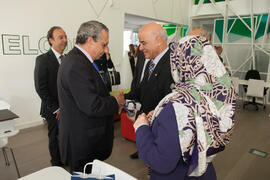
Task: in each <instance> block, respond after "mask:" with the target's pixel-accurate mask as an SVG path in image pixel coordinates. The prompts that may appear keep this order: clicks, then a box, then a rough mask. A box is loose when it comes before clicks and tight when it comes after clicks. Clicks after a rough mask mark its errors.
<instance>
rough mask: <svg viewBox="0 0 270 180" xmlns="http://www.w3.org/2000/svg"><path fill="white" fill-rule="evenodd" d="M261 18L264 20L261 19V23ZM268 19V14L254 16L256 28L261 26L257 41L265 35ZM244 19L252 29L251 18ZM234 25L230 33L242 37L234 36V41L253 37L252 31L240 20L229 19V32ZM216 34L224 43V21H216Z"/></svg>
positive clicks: (268, 30)
mask: <svg viewBox="0 0 270 180" xmlns="http://www.w3.org/2000/svg"><path fill="white" fill-rule="evenodd" d="M261 16H262V19H261V22H259V19H260V17H261ZM267 18H268V14H263V15H254V27H258V26H259V28H258V31H257V33H256V35H255V39H258V38H260V37H262V36H263V35H264V31H265V26H266V22H267ZM242 19H243V21H244V22H245V23H246V24H247V25H248V26H249V27H250V24H251V20H250V17H242ZM233 23H234V24H233ZM232 24H233V27H232V29H231V31H230V33H232V34H236V35H240V36H234V38H232V39H234V40H237V39H238V38H237V39H235V38H236V37H241V36H244V37H249V38H250V37H251V31H250V30H249V28H248V27H246V25H245V24H244V23H243V22H242V21H241V20H240V19H235V18H232V19H228V28H227V32H228V31H229V29H230V28H231V26H232ZM254 29H255V28H254ZM269 32H270V23H269V26H268V29H267V33H269ZM215 33H216V35H217V37H218V39H219V41H220V42H222V41H223V39H222V38H223V20H222V19H217V20H215ZM232 39H231V40H232Z"/></svg>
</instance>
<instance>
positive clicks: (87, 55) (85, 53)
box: [75, 44, 94, 63]
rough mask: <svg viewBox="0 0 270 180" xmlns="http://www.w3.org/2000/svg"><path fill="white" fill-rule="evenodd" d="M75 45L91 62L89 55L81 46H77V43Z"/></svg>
mask: <svg viewBox="0 0 270 180" xmlns="http://www.w3.org/2000/svg"><path fill="white" fill-rule="evenodd" d="M75 47H76V48H78V49H79V50H80V51H82V53H83V54H84V55H85V56H86V57H87V58H88V60H89V61H90V62H91V63H93V62H94V61H93V59H92V57H91V55H90V54H89V53H88V52H87V51H86V50H84V49H83V48H81V47H80V46H78V45H77V44H75Z"/></svg>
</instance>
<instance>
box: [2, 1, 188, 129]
mask: <svg viewBox="0 0 270 180" xmlns="http://www.w3.org/2000/svg"><path fill="white" fill-rule="evenodd" d="M90 3H91V4H92V6H91V4H90ZM93 7H94V8H95V9H96V11H95V10H94V9H93ZM103 7H104V10H103V11H101V10H102V9H103ZM188 7H189V5H188V2H187V0H80V1H75V0H46V1H37V0H9V1H1V11H0V22H1V28H0V35H1V36H0V39H1V40H0V97H1V98H2V99H4V100H5V101H6V102H8V103H9V104H10V105H11V110H13V111H14V112H15V113H16V114H18V115H19V116H20V118H19V119H17V120H15V126H17V127H18V128H25V127H30V126H33V125H37V124H40V123H41V122H42V121H41V118H40V116H39V108H40V99H39V97H38V96H37V94H36V92H35V89H34V79H33V69H34V65H35V58H36V56H37V55H38V54H41V52H44V49H48V44H47V43H46V41H45V40H46V39H45V38H44V36H46V33H47V31H48V29H49V28H50V27H51V26H54V25H59V26H61V27H62V28H63V29H64V30H65V31H66V33H67V35H68V38H69V40H70V41H69V45H68V50H70V49H71V48H72V46H73V45H74V38H75V37H76V32H77V29H78V28H79V25H80V24H81V23H82V22H85V21H88V20H99V21H101V22H103V23H104V24H106V25H107V26H108V28H109V29H110V44H109V46H110V51H111V55H112V60H113V61H114V64H115V65H116V68H117V69H119V70H120V69H121V62H122V61H123V57H122V52H123V30H124V14H125V13H129V14H134V15H140V16H146V17H149V18H154V19H160V20H164V21H170V22H174V23H178V24H187V22H188ZM13 46H15V47H13ZM68 50H67V51H68ZM15 54H16V55H15ZM122 75H123V74H122Z"/></svg>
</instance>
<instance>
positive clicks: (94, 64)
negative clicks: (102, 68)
mask: <svg viewBox="0 0 270 180" xmlns="http://www.w3.org/2000/svg"><path fill="white" fill-rule="evenodd" d="M92 64H93V66H94V67H95V69H96V70H97V72H99V69H98V67H97V65H96V63H95V62H93V63H92Z"/></svg>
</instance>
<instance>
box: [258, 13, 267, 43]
mask: <svg viewBox="0 0 270 180" xmlns="http://www.w3.org/2000/svg"><path fill="white" fill-rule="evenodd" d="M260 17H261V15H258V19H260ZM267 18H268V14H263V15H262V19H261V22H260V24H259V28H258V31H257V34H256V36H255V39H258V38H260V37H262V36H263V35H264V30H265V26H266V22H267ZM258 23H259V22H258ZM269 32H270V23H269V26H268V30H267V33H269Z"/></svg>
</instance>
